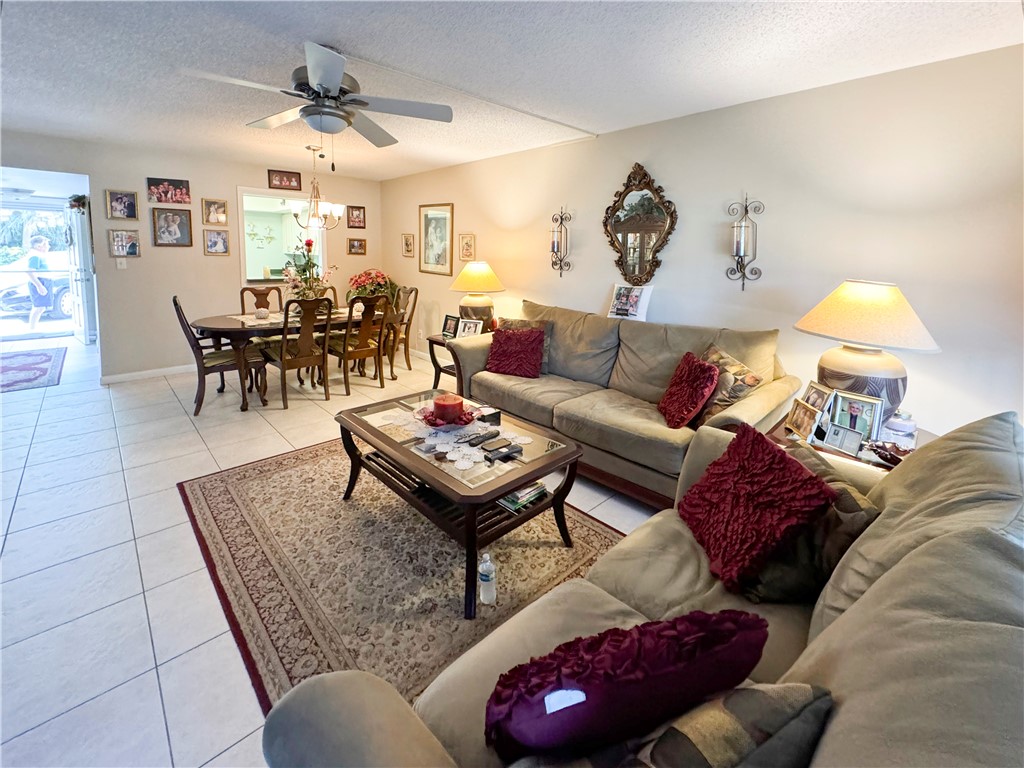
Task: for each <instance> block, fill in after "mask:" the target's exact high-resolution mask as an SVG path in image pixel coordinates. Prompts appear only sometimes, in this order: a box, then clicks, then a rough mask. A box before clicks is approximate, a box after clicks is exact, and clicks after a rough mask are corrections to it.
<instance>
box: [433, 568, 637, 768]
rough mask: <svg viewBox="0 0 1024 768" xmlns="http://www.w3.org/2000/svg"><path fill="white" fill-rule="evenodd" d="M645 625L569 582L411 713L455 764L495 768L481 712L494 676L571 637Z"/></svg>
mask: <svg viewBox="0 0 1024 768" xmlns="http://www.w3.org/2000/svg"><path fill="white" fill-rule="evenodd" d="M486 609H487V606H481V607H480V610H486ZM645 620H646V619H645V617H644V616H643V615H642V614H640V613H638V612H637V611H634V610H633V609H632V608H630V607H629V606H627V605H625V604H624V603H621V602H620V601H618V600H616V599H615V598H614V597H612V596H611V595H609V594H607V593H606V592H603V591H602V590H600V589H598V588H597V587H595V586H594V585H593V584H591V583H590V582H589V581H583V580H581V579H575V580H573V581H568V582H566V583H564V584H561V585H559V586H558V587H556V588H555V589H553V590H551V591H550V592H548V593H547V594H546V595H544V596H543V597H541V598H540V599H539V600H537V601H536V602H534V603H531V604H530V605H528V606H527V607H526V608H524V609H523V610H522V611H520V612H519V613H517V614H516V615H515V616H513V617H512V618H511V619H509V620H508V621H506V622H505V623H504V624H502V625H501V626H500V627H498V628H497V629H496V630H494V632H492V633H491V634H490V635H488V636H487V638H486V639H485V640H484V641H482V642H480V643H478V644H477V645H475V646H473V647H472V648H470V649H469V650H468V651H466V653H464V654H463V655H462V656H460V657H459V658H458V659H457V660H456V661H455V662H454V663H453V664H452V665H451V666H449V667H448V668H447V669H445V670H444V671H443V672H442V673H441V674H440V675H438V676H437V678H436V679H435V680H434V682H432V683H431V684H430V685H429V686H428V687H427V689H426V690H425V691H423V693H422V694H421V695H420V697H419V699H417V701H416V704H415V706H414V709H415V710H416V714H418V715H419V716H420V717H421V718H422V719H423V722H424V723H426V725H427V727H428V728H429V729H430V731H431V733H433V734H434V735H435V736H436V737H437V738H438V740H439V741H440V742H441V744H442V745H444V748H445V749H446V750H448V753H449V754H450V755H451V756H452V758H453V759H454V760H455V762H456V763H457V764H458V765H462V766H474V768H476V767H479V768H487V767H488V766H494V768H497V767H498V766H501V764H502V763H501V761H500V760H499V759H498V755H497V754H496V753H495V752H494V750H492V749H490V748H488V747H487V745H486V744H485V743H484V711H485V708H486V704H487V699H488V698H489V697H490V695H491V692H492V691H493V690H494V686H495V684H496V683H497V682H498V677H499V675H501V674H502V673H504V672H507V671H508V670H510V669H511V668H512V667H514V666H516V665H517V664H523V663H525V662H527V661H529V660H530V659H531V658H533V657H535V656H543V655H544V654H547V653H550V652H551V651H552V650H554V648H555V646H557V645H560V644H561V643H565V642H568V641H569V640H572V639H574V638H577V637H581V636H587V635H594V634H597V633H598V632H603V631H604V630H606V629H610V628H611V627H623V628H628V627H632V626H635V625H637V624H641V623H643V622H644V621H645Z"/></svg>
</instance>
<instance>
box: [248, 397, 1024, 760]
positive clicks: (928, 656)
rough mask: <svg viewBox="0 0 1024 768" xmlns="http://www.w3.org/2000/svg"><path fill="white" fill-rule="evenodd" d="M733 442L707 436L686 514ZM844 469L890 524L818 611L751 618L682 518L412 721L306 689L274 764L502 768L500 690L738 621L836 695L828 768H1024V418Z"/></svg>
mask: <svg viewBox="0 0 1024 768" xmlns="http://www.w3.org/2000/svg"><path fill="white" fill-rule="evenodd" d="M732 438H733V435H732V434H731V433H729V432H725V431H722V430H718V429H713V428H709V427H703V428H701V429H700V430H698V432H697V435H696V436H695V437H694V439H693V441H692V444H691V446H690V449H689V451H687V454H686V458H685V460H684V462H683V467H682V473H681V474H680V477H679V486H678V495H679V496H680V497H681V496H682V495H683V494H685V493H686V491H687V490H688V489H689V487H690V486H691V485H692V484H693V483H694V482H695V481H696V480H697V479H698V478H699V477H700V476H701V474H702V473H703V472H704V469H705V468H706V467H707V465H708V463H710V462H711V461H712V460H714V459H715V458H716V457H718V456H719V455H721V453H722V452H723V451H724V450H725V448H726V447H727V445H728V443H729V441H730V440H731V439H732ZM826 458H827V459H828V460H829V461H831V462H832V463H833V464H835V465H836V466H837V467H839V469H840V470H841V472H842V474H843V475H844V477H845V478H846V479H847V480H848V481H849V482H851V483H852V484H853V485H855V486H857V487H858V488H859V489H860V490H862V491H863V492H866V493H867V494H868V497H869V499H870V500H871V501H872V502H873V503H874V504H875V505H876V506H877V507H878V508H879V509H880V510H881V513H880V515H879V517H878V518H877V519H876V520H875V522H874V523H872V525H871V526H870V527H869V528H868V529H867V531H865V532H864V533H863V534H862V535H861V536H860V538H859V539H858V540H857V541H856V542H855V543H854V544H853V546H852V547H851V548H850V549H849V550H848V551H847V552H846V554H845V555H844V556H843V558H842V560H841V561H840V562H839V564H838V566H837V568H836V570H835V572H834V573H833V575H832V577H831V579H830V580H829V582H828V584H827V585H826V587H825V589H824V590H823V591H822V593H821V596H820V597H819V599H818V601H817V603H816V604H815V605H813V606H812V605H768V604H763V603H762V604H759V605H753V604H751V603H749V602H747V601H746V600H744V599H743V598H742V597H738V596H736V595H733V594H731V593H728V592H726V591H725V590H724V589H723V588H722V586H721V584H720V583H719V582H718V581H717V580H715V579H714V578H713V577H712V576H711V575H710V572H709V563H708V560H707V557H706V556H705V554H704V552H703V550H702V549H701V547H700V546H699V545H698V544H697V543H696V541H695V540H694V538H693V536H692V535H691V534H690V532H689V530H688V528H687V527H686V525H685V524H684V523H683V522H682V520H681V519H680V517H679V515H678V514H677V513H676V511H675V509H667V510H665V511H663V512H661V513H659V514H657V515H655V516H654V517H652V518H651V519H650V520H648V521H647V522H646V523H644V524H643V525H641V526H640V527H639V528H637V529H636V530H635V531H634V532H633V533H631V534H630V535H629V536H627V537H626V538H625V539H624V540H623V541H621V542H620V543H619V544H617V545H616V546H614V547H613V548H612V549H611V550H609V551H608V552H607V553H606V554H605V555H604V556H603V557H601V558H600V559H599V560H598V561H597V563H596V564H595V565H594V567H593V568H592V569H591V571H590V573H589V574H588V575H587V577H586V578H585V579H575V580H572V581H569V582H566V583H564V584H562V585H560V586H558V587H556V588H555V589H553V590H552V591H551V592H549V593H548V594H546V595H545V596H543V597H542V598H540V599H539V600H537V601H536V602H534V603H533V604H531V605H529V606H528V607H526V608H525V609H524V610H522V611H521V612H520V613H518V614H516V615H515V616H514V617H512V618H511V619H510V620H509V621H507V622H506V623H505V624H503V625H502V626H500V627H499V628H498V629H497V630H495V631H494V632H493V633H492V634H491V635H489V636H488V637H487V638H485V639H484V640H482V641H481V642H480V643H478V644H477V645H476V646H474V647H473V648H471V649H470V650H469V651H467V652H466V653H465V654H463V655H462V656H461V657H460V658H459V659H457V660H456V661H455V662H454V663H452V664H451V665H450V666H449V667H448V668H447V669H446V670H445V671H444V672H442V673H441V674H440V675H439V676H438V677H437V678H436V679H435V680H434V681H433V682H432V683H431V684H430V686H428V687H427V689H426V690H425V691H424V692H423V694H422V695H421V696H420V697H419V698H418V700H417V701H416V703H415V707H414V708H411V707H409V706H408V705H407V704H406V703H405V702H404V701H402V699H401V697H400V696H399V694H398V693H397V692H396V691H395V690H394V689H393V688H391V686H389V685H388V684H387V683H385V682H383V681H381V680H380V679H378V678H375V677H373V676H371V675H368V674H365V673H361V672H336V673H332V674H329V675H321V676H319V677H316V678H313V679H311V680H308V681H306V682H304V683H302V684H301V685H299V686H298V687H297V688H295V689H294V690H293V691H291V692H290V693H288V694H287V695H286V696H285V697H284V698H283V699H282V700H281V701H280V702H278V704H277V705H276V706H275V707H274V709H273V711H272V712H271V714H270V716H269V718H268V720H267V723H266V727H265V730H264V736H263V744H264V753H265V755H266V757H267V760H268V762H269V764H270V765H271V766H284V765H290V766H299V765H338V766H344V765H352V766H355V765H359V766H400V765H461V766H467V767H468V766H499V765H500V761H499V760H498V757H497V755H496V754H495V753H494V752H493V751H492V750H491V749H489V748H488V747H487V746H485V744H484V711H485V703H486V701H487V698H488V696H489V695H490V693H491V691H492V690H493V688H494V685H495V683H496V681H497V679H498V676H499V675H500V674H501V673H503V672H505V671H507V670H508V669H510V668H511V667H513V666H515V665H517V664H521V663H523V662H526V661H528V660H529V659H530V658H531V657H536V656H541V655H544V654H546V653H548V652H549V651H551V650H552V649H553V648H554V647H555V646H556V645H558V644H560V643H563V642H566V641H568V640H571V639H572V638H575V637H578V636H585V635H591V634H594V633H597V632H600V631H602V630H605V629H608V628H609V627H614V626H620V627H629V626H632V625H635V624H638V623H641V622H644V621H647V620H651V619H661V618H668V617H673V616H677V615H680V614H684V613H688V612H690V611H693V610H705V611H717V610H722V609H727V608H740V609H742V610H747V611H751V612H753V613H757V614H760V615H761V616H763V617H764V618H765V619H767V621H768V624H769V630H768V631H769V637H768V643H767V645H766V646H765V650H764V654H763V657H762V659H761V661H760V663H759V664H758V665H757V667H756V668H755V669H754V671H753V672H752V673H751V679H752V680H753V681H755V682H774V681H777V680H778V681H780V682H802V683H811V684H814V685H818V686H822V687H824V688H827V689H829V690H830V691H831V693H832V696H833V698H834V700H835V710H834V712H833V714H832V717H831V720H830V721H829V724H828V726H827V728H826V730H825V733H824V735H823V737H822V739H821V741H820V742H819V743H818V745H817V751H816V753H815V756H814V760H813V765H817V766H965V765H988V766H1011V765H1020V764H1021V759H1022V757H1021V756H1022V755H1024V736H1022V731H1024V664H1022V659H1024V617H1022V612H1024V578H1022V576H1024V546H1022V537H1024V521H1022V501H1024V482H1022V475H1024V430H1022V429H1021V425H1020V423H1019V421H1018V418H1017V415H1016V414H1012V413H1007V414H1001V415H999V416H994V417H990V418H988V419H983V420H981V421H978V422H975V423H973V424H969V425H967V426H966V427H962V428H961V429H959V430H956V431H955V432H952V433H950V434H948V435H946V436H944V437H942V438H940V439H938V440H936V441H934V442H933V443H930V444H928V445H926V446H924V447H923V448H921V449H920V450H918V451H917V452H916V453H914V454H913V455H911V456H910V457H909V458H908V459H906V460H905V461H904V462H903V464H902V465H901V466H899V467H897V468H896V469H895V470H893V471H892V472H891V473H889V474H885V473H883V472H882V471H881V470H878V469H875V468H872V467H868V466H867V465H863V464H857V463H854V462H851V461H848V460H845V459H842V458H835V457H831V456H828V457H826ZM529 760H530V759H529V758H527V759H525V760H524V761H521V762H522V763H523V766H524V768H525V766H528V765H530V764H531V763H530V762H529Z"/></svg>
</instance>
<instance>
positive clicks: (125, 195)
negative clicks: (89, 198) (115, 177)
mask: <svg viewBox="0 0 1024 768" xmlns="http://www.w3.org/2000/svg"><path fill="white" fill-rule="evenodd" d="M104 194H105V197H106V198H107V218H108V219H124V220H125V221H138V220H139V198H138V195H136V194H135V193H134V192H122V191H121V190H117V189H108V190H106V192H105V193H104Z"/></svg>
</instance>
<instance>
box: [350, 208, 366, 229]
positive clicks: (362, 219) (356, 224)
mask: <svg viewBox="0 0 1024 768" xmlns="http://www.w3.org/2000/svg"><path fill="white" fill-rule="evenodd" d="M345 210H346V211H347V212H348V228H349V229H366V206H364V205H346V206H345Z"/></svg>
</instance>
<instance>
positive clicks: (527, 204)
mask: <svg viewBox="0 0 1024 768" xmlns="http://www.w3.org/2000/svg"><path fill="white" fill-rule="evenodd" d="M1022 89H1024V78H1022V48H1021V47H1020V46H1017V47H1014V48H1007V49H1003V50H999V51H993V52H989V53H985V54H980V55H976V56H969V57H965V58H962V59H955V60H951V61H945V62H940V63H937V64H931V65H927V66H923V67H917V68H914V69H909V70H903V71H900V72H895V73H889V74H885V75H880V76H877V77H871V78H866V79H863V80H857V81H853V82H849V83H844V84H840V85H835V86H829V87H826V88H820V89H815V90H812V91H806V92H803V93H798V94H792V95H788V96H782V97H777V98H772V99H766V100H763V101H758V102H753V103H750V104H744V105H740V106H737V107H731V108H728V109H721V110H716V111H713V112H707V113H704V114H700V115H695V116H692V117H686V118H681V119H678V120H672V121H668V122H664V123H659V124H655V125H650V126H645V127H641V128H636V129H631V130H627V131H622V132H618V133H614V134H609V135H607V136H601V137H599V138H598V139H596V140H592V141H586V142H580V143H575V144H569V145H565V146H560V147H553V148H547V149H541V150H534V151H530V152H524V153H519V154H516V155H510V156H506V157H501V158H497V159H493V160H487V161H482V162H477V163H471V164H467V165H463V166H458V167H454V168H448V169H444V170H440V171H436V172H431V173H426V174H420V175H416V176H411V177H406V178H402V179H397V180H393V181H388V182H384V183H383V185H382V204H383V224H382V227H381V242H382V243H383V253H384V259H385V266H386V268H387V270H388V271H389V272H390V273H391V274H392V276H393V277H394V278H395V279H396V280H397V281H398V282H399V283H403V284H411V285H417V286H419V287H420V290H421V298H420V307H419V309H418V310H417V315H418V318H417V326H418V331H420V332H421V333H422V334H423V335H429V334H431V333H437V332H439V330H440V327H441V320H442V318H443V315H445V314H446V313H447V314H457V308H458V301H459V298H460V297H461V295H460V294H458V293H454V292H452V291H450V290H448V287H449V286H450V284H451V282H452V280H453V278H449V277H441V276H436V275H429V274H422V273H420V272H419V271H418V269H417V260H413V259H405V258H402V256H401V248H400V240H399V237H400V234H401V233H403V232H417V216H418V206H419V205H420V204H423V203H436V202H452V203H454V205H455V214H454V216H455V226H454V230H455V232H456V233H463V232H472V233H475V234H476V238H477V240H476V242H477V253H478V258H480V259H484V260H487V261H488V262H490V264H491V266H492V267H493V268H494V270H495V272H496V273H497V274H498V276H499V277H500V279H501V280H502V281H503V283H504V284H505V286H506V288H507V291H506V292H505V293H500V294H494V299H495V304H496V307H497V310H498V313H499V314H504V315H508V316H517V315H518V308H519V302H520V301H521V299H523V298H530V299H532V300H535V301H539V302H544V303H550V304H558V305H561V306H567V307H574V308H577V309H583V310H589V311H595V312H605V311H607V305H608V301H609V299H610V295H611V285H612V283H613V282H615V281H616V280H619V279H620V276H619V274H618V271H617V270H616V269H615V267H614V266H613V251H612V249H611V247H610V246H609V245H608V243H607V241H606V239H605V236H604V234H603V232H602V228H601V220H602V217H603V215H604V210H605V208H606V207H607V206H608V205H609V204H610V203H611V201H612V197H613V195H614V194H615V192H616V191H617V190H618V189H619V188H620V187H621V185H622V183H623V181H624V180H625V178H626V175H627V173H628V172H629V170H630V168H631V167H632V165H633V163H634V162H640V163H642V164H643V165H644V166H645V167H646V168H647V170H648V171H649V172H650V173H651V174H652V175H653V176H654V178H655V180H656V182H657V183H658V184H660V185H662V186H663V187H664V188H665V193H666V196H667V197H668V198H669V199H670V200H672V201H673V202H675V204H676V206H677V208H678V212H679V223H678V225H677V227H676V231H675V233H674V234H673V235H672V238H671V240H670V242H669V244H668V245H667V246H666V248H665V250H664V251H663V252H662V254H661V256H662V259H663V261H664V265H663V266H662V267H661V269H660V270H659V271H658V273H657V275H656V276H655V278H654V281H653V283H652V285H653V287H654V293H653V297H652V300H651V305H650V310H649V313H648V320H650V321H657V322H673V323H684V324H698V325H712V326H728V327H733V328H779V329H781V335H780V342H779V343H780V346H779V351H780V355H781V357H782V360H783V362H784V364H785V366H786V368H787V370H788V371H789V372H791V373H794V374H796V375H797V376H799V377H800V378H801V379H803V380H804V381H807V380H809V379H811V378H813V377H814V374H815V370H816V363H817V358H818V356H819V355H820V354H821V353H822V352H823V351H824V350H825V349H826V348H828V347H829V346H834V345H833V344H830V343H829V342H827V341H826V340H824V339H819V338H815V337H811V336H806V335H804V334H801V333H798V332H796V331H794V330H792V325H793V323H794V322H796V320H798V319H799V318H800V317H801V316H802V315H803V314H804V313H805V312H806V311H807V310H808V309H810V308H811V307H812V306H813V305H814V304H815V303H817V302H818V301H819V300H820V299H822V298H824V296H825V295H826V294H828V293H829V292H830V291H831V290H832V289H833V288H835V287H836V286H837V285H838V284H839V283H840V282H842V281H843V280H844V279H846V278H848V277H855V278H863V279H870V280H882V281H890V282H894V283H896V284H897V285H899V286H900V287H901V288H902V289H903V292H904V293H905V294H906V296H907V297H908V299H909V300H910V302H911V304H912V305H913V306H914V308H915V309H916V310H917V313H918V314H919V315H920V317H921V318H922V320H923V321H924V323H925V325H926V326H927V327H928V329H929V330H930V331H931V333H932V335H933V336H934V337H935V339H936V340H937V341H938V343H939V345H940V346H941V347H942V352H941V353H940V354H937V355H924V354H915V353H901V354H900V355H899V356H900V357H901V359H902V360H903V361H904V363H905V364H906V366H907V369H908V371H909V389H908V394H907V398H906V400H905V401H904V404H905V408H906V409H907V410H909V411H911V412H912V413H913V414H914V415H915V417H916V418H917V419H918V421H919V423H920V424H921V426H922V427H924V428H926V429H929V430H931V431H934V432H945V431H948V430H949V429H952V428H954V427H956V426H958V425H960V424H963V423H965V422H967V421H970V420H972V419H974V418H977V417H981V416H984V415H986V414H990V413H994V412H997V411H1000V410H1008V409H1011V410H1016V411H1018V412H1021V411H1024V392H1022V390H1024V372H1022V368H1024V290H1022V282H1024V267H1022V262H1024V240H1022V227H1024V218H1022V209H1024V183H1022V163H1024V160H1022V147H1021V142H1022V134H1024V117H1022V114H1024V110H1022ZM456 119H458V116H456ZM744 193H748V194H749V195H750V197H751V198H752V199H759V200H761V201H763V202H764V204H765V212H764V213H763V214H762V215H761V216H758V217H755V218H756V219H757V220H758V224H759V229H758V236H759V250H758V262H757V263H758V266H760V267H761V268H762V269H763V271H764V276H763V277H762V278H761V280H760V281H758V282H756V283H748V284H747V288H746V291H745V292H741V291H740V286H739V283H735V282H731V281H729V280H727V279H726V277H725V274H724V273H725V270H726V268H727V267H728V266H729V264H730V259H729V258H728V256H727V254H728V252H729V250H728V248H729V234H730V230H729V224H730V222H731V220H732V218H731V217H730V216H728V215H727V213H726V208H727V206H728V204H729V203H730V202H732V201H735V200H738V199H742V197H743V194H744ZM560 205H564V206H565V207H566V208H567V210H569V211H570V212H571V213H572V215H573V222H572V224H571V225H570V229H571V238H572V254H571V260H572V261H573V263H574V265H575V266H574V269H573V271H572V272H569V273H567V274H566V275H565V276H564V277H563V278H561V279H559V277H558V273H557V272H555V271H553V270H552V269H551V268H550V266H549V256H548V251H549V242H550V238H549V234H548V233H549V230H550V227H551V215H552V214H553V213H556V212H557V211H558V209H559V206H560ZM419 245H420V244H419V236H418V234H417V248H419ZM459 267H460V263H459V262H458V261H456V265H455V270H456V274H457V273H458V269H459ZM415 335H416V334H415V333H414V336H415ZM424 345H425V342H422V341H417V346H418V348H419V349H425V346H424Z"/></svg>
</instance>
